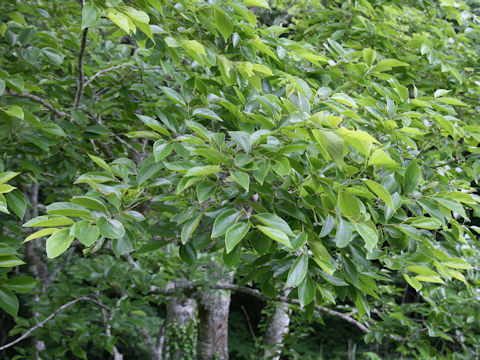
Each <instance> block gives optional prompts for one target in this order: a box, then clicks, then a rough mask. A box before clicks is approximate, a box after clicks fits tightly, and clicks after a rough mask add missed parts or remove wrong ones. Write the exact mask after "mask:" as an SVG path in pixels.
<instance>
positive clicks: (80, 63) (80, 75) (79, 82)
mask: <svg viewBox="0 0 480 360" xmlns="http://www.w3.org/2000/svg"><path fill="white" fill-rule="evenodd" d="M82 3H83V2H82ZM87 36H88V28H85V29H83V32H82V42H81V44H80V52H79V53H78V65H77V71H78V80H77V92H76V93H75V101H74V105H73V106H74V108H75V109H78V105H79V104H80V100H81V99H82V95H83V89H84V86H83V81H84V76H85V74H84V72H83V57H84V56H85V48H86V47H87Z"/></svg>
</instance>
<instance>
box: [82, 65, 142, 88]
mask: <svg viewBox="0 0 480 360" xmlns="http://www.w3.org/2000/svg"><path fill="white" fill-rule="evenodd" d="M126 66H136V65H134V64H120V65H115V66H111V67H109V68H107V69H103V70H100V71H99V72H97V73H95V74H94V75H93V76H92V77H91V78H89V79H88V80H87V81H85V83H84V84H83V88H84V89H85V88H86V87H87V86H88V85H90V83H91V82H92V81H93V80H95V79H96V78H97V77H99V76H100V75H102V74H105V73H106V72H109V71H113V70H117V69H120V68H122V67H126Z"/></svg>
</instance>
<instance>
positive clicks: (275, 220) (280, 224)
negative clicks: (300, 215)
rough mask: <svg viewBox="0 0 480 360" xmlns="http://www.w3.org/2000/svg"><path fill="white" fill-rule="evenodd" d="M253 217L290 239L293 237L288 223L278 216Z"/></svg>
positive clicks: (262, 214)
mask: <svg viewBox="0 0 480 360" xmlns="http://www.w3.org/2000/svg"><path fill="white" fill-rule="evenodd" d="M253 217H254V218H255V219H257V220H258V221H260V222H261V223H262V224H264V225H267V226H269V227H272V228H274V229H278V230H280V231H281V232H283V233H285V234H287V235H288V236H292V237H293V236H295V234H294V233H293V231H292V229H291V228H290V226H289V225H288V223H287V222H286V221H285V220H283V219H282V218H281V217H279V216H278V215H275V214H269V213H261V214H257V215H253Z"/></svg>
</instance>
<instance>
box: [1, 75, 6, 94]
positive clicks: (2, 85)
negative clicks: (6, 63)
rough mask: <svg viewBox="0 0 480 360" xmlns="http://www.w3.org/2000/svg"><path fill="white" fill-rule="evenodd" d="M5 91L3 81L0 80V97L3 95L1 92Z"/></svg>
mask: <svg viewBox="0 0 480 360" xmlns="http://www.w3.org/2000/svg"><path fill="white" fill-rule="evenodd" d="M4 91H5V81H3V80H2V79H0V96H2V95H3V92H4Z"/></svg>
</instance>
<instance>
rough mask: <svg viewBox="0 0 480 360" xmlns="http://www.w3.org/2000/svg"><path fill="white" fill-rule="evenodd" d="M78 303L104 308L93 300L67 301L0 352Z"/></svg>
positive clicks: (0, 347)
mask: <svg viewBox="0 0 480 360" xmlns="http://www.w3.org/2000/svg"><path fill="white" fill-rule="evenodd" d="M79 301H91V302H93V303H95V304H97V305H98V306H100V307H102V308H105V305H103V304H102V303H101V302H99V301H97V300H95V299H91V298H89V297H79V298H77V299H74V300H72V301H69V302H67V303H65V304H63V305H62V306H60V307H59V308H58V309H57V310H55V311H54V312H53V313H51V314H50V315H48V316H47V317H46V318H45V319H43V320H42V321H40V322H39V323H38V324H37V325H35V326H33V327H31V328H30V329H28V330H27V331H26V332H25V333H24V334H23V335H22V336H20V337H19V338H17V339H15V340H13V341H12V342H9V343H8V344H6V345H3V346H0V351H2V350H5V349H7V348H9V347H12V346H13V345H15V344H17V343H19V342H20V341H22V340H24V339H26V338H27V337H28V336H29V335H30V334H31V333H32V332H34V331H35V330H37V329H39V328H41V327H43V325H45V324H46V323H47V322H48V321H50V320H51V319H53V318H54V317H55V316H57V315H58V314H59V313H61V312H62V311H63V310H65V309H66V308H68V307H70V306H72V305H74V304H76V303H77V302H79Z"/></svg>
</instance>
